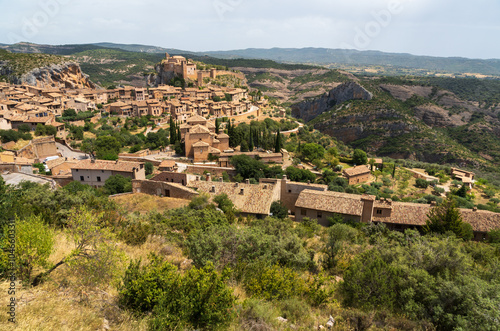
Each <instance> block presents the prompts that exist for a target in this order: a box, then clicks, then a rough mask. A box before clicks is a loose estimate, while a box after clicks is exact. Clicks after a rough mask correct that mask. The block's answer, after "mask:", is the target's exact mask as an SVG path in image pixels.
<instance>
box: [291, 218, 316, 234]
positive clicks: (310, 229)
mask: <svg viewBox="0 0 500 331" xmlns="http://www.w3.org/2000/svg"><path fill="white" fill-rule="evenodd" d="M320 230H321V225H319V224H318V221H317V220H315V219H313V220H311V219H309V218H307V217H304V219H303V220H302V222H300V223H299V224H297V226H296V228H295V231H296V232H297V234H298V236H299V237H301V238H312V237H313V236H314V235H315V234H316V233H318V232H319V231H320Z"/></svg>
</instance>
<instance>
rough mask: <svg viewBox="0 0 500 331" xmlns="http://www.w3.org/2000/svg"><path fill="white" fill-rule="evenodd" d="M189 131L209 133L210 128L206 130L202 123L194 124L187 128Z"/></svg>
mask: <svg viewBox="0 0 500 331" xmlns="http://www.w3.org/2000/svg"><path fill="white" fill-rule="evenodd" d="M189 133H191V134H192V133H210V130H208V129H207V128H206V127H205V126H203V125H199V124H198V125H195V126H193V127H192V128H191V129H189Z"/></svg>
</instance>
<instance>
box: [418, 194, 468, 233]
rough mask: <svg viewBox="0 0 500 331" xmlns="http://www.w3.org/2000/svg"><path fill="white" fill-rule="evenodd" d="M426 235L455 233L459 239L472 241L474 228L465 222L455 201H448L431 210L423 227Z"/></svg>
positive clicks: (449, 199)
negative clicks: (431, 233) (430, 233)
mask: <svg viewBox="0 0 500 331" xmlns="http://www.w3.org/2000/svg"><path fill="white" fill-rule="evenodd" d="M423 230H424V232H425V233H429V232H434V233H440V234H444V233H446V232H449V231H450V232H453V233H454V234H455V235H456V236H457V237H458V238H463V239H465V240H470V239H472V237H473V231H472V226H471V225H470V224H468V223H465V222H463V220H462V214H461V213H460V210H459V209H458V208H457V207H456V206H455V201H454V200H452V199H451V198H448V199H446V200H445V201H443V203H442V204H441V205H439V206H437V207H434V208H432V209H431V211H430V212H429V214H428V215H427V221H426V224H425V226H424V227H423Z"/></svg>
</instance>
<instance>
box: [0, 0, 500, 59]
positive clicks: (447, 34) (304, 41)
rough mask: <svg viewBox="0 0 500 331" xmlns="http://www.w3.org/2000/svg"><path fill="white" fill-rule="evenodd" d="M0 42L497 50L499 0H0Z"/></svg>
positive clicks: (441, 52) (468, 53)
mask: <svg viewBox="0 0 500 331" xmlns="http://www.w3.org/2000/svg"><path fill="white" fill-rule="evenodd" d="M0 4H1V8H2V10H1V12H0V31H1V32H2V33H1V34H0V43H7V44H11V43H15V42H19V41H30V42H35V43H44V44H68V43H73V44H76V43H91V42H103V41H107V42H115V43H130V44H132V43H136V44H147V45H155V46H162V47H168V48H177V49H182V50H191V51H210V50H230V49H240V48H253V47H255V48H271V47H294V48H300V47H326V48H353V49H359V50H368V49H371V50H380V51H385V52H398V53H411V54H416V55H433V56H463V57H470V58H500V42H499V41H500V1H499V0H475V1H465V0H434V1H431V0H307V1H304V0H301V1H297V0H178V1H171V0H15V1H11V0H0Z"/></svg>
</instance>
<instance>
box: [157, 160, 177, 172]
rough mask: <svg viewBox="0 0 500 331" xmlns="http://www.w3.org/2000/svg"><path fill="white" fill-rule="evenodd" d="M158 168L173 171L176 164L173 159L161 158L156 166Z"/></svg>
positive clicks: (175, 168)
mask: <svg viewBox="0 0 500 331" xmlns="http://www.w3.org/2000/svg"><path fill="white" fill-rule="evenodd" d="M158 170H160V171H170V172H173V171H176V170H177V164H176V163H175V160H163V161H162V162H161V163H160V165H159V166H158Z"/></svg>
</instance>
